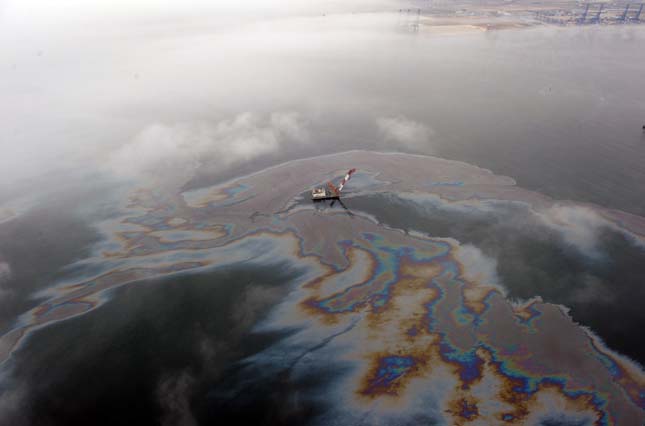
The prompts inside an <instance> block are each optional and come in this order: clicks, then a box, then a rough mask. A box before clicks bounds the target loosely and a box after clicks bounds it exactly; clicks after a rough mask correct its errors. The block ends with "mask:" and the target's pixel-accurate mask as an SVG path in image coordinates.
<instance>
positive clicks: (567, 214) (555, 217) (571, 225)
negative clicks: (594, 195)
mask: <svg viewBox="0 0 645 426" xmlns="http://www.w3.org/2000/svg"><path fill="white" fill-rule="evenodd" d="M536 214H537V216H538V218H539V219H540V221H541V222H542V223H543V224H544V225H546V226H547V227H549V228H551V229H553V230H556V231H558V232H559V233H560V234H561V235H562V238H563V239H564V240H565V241H566V242H567V243H569V244H571V245H572V246H574V247H576V248H577V249H578V250H580V251H581V252H583V253H585V254H587V255H590V256H597V255H598V254H599V253H598V247H597V245H598V237H599V235H600V232H601V230H602V229H603V228H605V227H610V228H613V229H616V227H615V226H614V225H613V224H612V223H611V222H609V221H608V220H607V219H605V218H603V217H602V216H600V215H599V214H598V213H596V212H595V211H594V210H592V209H591V208H589V207H584V206H565V205H558V204H556V205H554V206H552V207H549V208H548V209H545V210H542V211H539V212H537V213H536Z"/></svg>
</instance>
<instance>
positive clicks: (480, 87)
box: [0, 0, 645, 211]
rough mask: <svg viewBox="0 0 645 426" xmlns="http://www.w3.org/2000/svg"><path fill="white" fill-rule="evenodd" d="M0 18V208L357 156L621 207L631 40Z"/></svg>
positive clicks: (324, 19)
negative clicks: (100, 181) (109, 181)
mask: <svg viewBox="0 0 645 426" xmlns="http://www.w3.org/2000/svg"><path fill="white" fill-rule="evenodd" d="M0 1H1V0H0ZM0 4H1V5H2V6H1V9H0V10H1V11H2V12H1V13H2V15H0V16H1V17H0V51H2V52H3V54H2V55H1V56H0V93H1V95H2V102H0V114H1V116H2V121H1V122H0V152H1V155H0V207H1V206H2V204H3V202H4V201H5V200H6V199H7V198H9V196H10V195H11V194H10V193H11V192H12V191H13V192H18V193H19V192H20V191H21V189H15V188H22V187H20V186H18V185H15V183H16V182H19V181H24V180H25V179H29V178H33V177H37V176H45V175H47V176H48V177H47V181H46V182H47V183H50V184H51V183H52V182H54V181H55V179H54V178H52V177H50V176H53V175H52V174H51V173H50V172H58V173H57V175H56V176H59V177H60V176H61V175H63V174H64V175H72V177H74V176H76V177H78V176H79V175H82V174H86V173H88V172H101V173H102V174H103V175H104V176H114V177H118V178H135V179H142V178H144V179H150V178H152V179H153V180H158V179H163V182H164V184H167V183H168V180H172V181H173V182H175V183H178V184H181V182H185V181H186V180H187V179H190V178H191V177H193V175H194V174H195V172H196V170H200V171H201V172H203V173H202V174H204V175H206V174H209V173H220V174H221V173H224V172H225V171H226V170H227V169H230V168H232V167H235V168H236V169H237V168H238V167H239V166H243V167H246V169H247V170H246V171H248V170H250V169H253V168H257V167H260V166H262V165H265V164H269V163H277V162H280V161H284V160H285V159H290V158H294V157H298V156H300V157H302V156H310V155H315V154H318V153H327V152H335V151H342V150H347V149H354V148H366V149H374V150H395V151H396V150H401V151H406V152H418V153H424V154H435V155H439V156H442V157H446V158H453V159H458V160H463V161H467V162H471V163H473V164H476V165H479V166H482V167H486V168H490V169H492V170H493V171H495V172H496V173H498V174H506V175H509V176H512V177H513V178H516V179H518V181H519V182H520V184H522V185H528V187H529V188H533V189H538V190H545V191H546V192H547V193H549V194H551V195H554V196H556V197H562V198H573V199H576V198H577V197H579V194H580V193H581V190H583V192H584V190H586V188H593V194H591V195H590V196H588V197H587V198H588V199H592V200H593V201H595V202H598V203H601V204H605V205H607V204H609V202H610V201H611V202H614V201H615V205H616V206H618V207H620V208H627V209H632V210H633V211H639V210H638V208H637V207H638V206H635V203H637V202H638V200H636V198H634V195H633V191H630V190H629V188H630V185H625V184H624V182H625V181H628V180H630V179H632V180H633V179H638V182H641V181H643V182H645V175H643V174H642V173H641V174H635V173H636V172H637V171H638V170H642V164H643V161H645V160H643V158H645V157H644V156H645V150H644V149H643V144H642V143H641V140H640V138H641V135H642V132H641V130H640V129H641V126H642V114H643V111H645V86H643V85H642V84H641V83H642V82H641V81H640V79H639V78H638V77H640V74H639V73H640V70H642V67H643V66H645V62H644V61H645V57H644V56H643V55H638V52H639V49H642V45H643V42H644V41H645V32H643V31H642V30H640V29H638V28H636V27H637V26H620V28H618V26H614V27H611V28H610V27H606V26H605V27H595V26H594V27H592V26H589V27H585V28H567V29H554V28H535V29H526V30H517V31H515V30H508V31H489V32H479V31H470V32H466V33H462V34H455V33H452V34H439V33H437V32H431V33H424V32H423V31H422V32H421V33H419V34H418V35H416V36H415V35H413V34H410V33H409V32H406V31H405V28H406V27H405V25H401V23H402V20H403V21H405V16H402V15H401V14H398V13H396V12H397V11H398V9H399V8H400V7H401V6H402V4H404V3H401V2H400V1H395V0H391V1H390V0H357V1H332V0H317V1H306V2H305V1H296V0H268V1H260V0H254V1H237V0H236V1H232V0H231V1H206V0H204V1H196V2H179V1H165V2H160V1H153V0H146V1H134V2H133V1H125V0H119V1H107V0H105V1H104V0H99V1H91V2H87V1H81V0H74V1H71V0H63V1H61V2H55V3H53V2H48V1H35V0H15V1H14V0H12V1H4V2H2V3H0ZM356 12H363V13H356ZM634 129H635V130H634ZM608 141H609V142H610V143H612V144H613V145H612V147H613V148H612V149H611V150H609V151H608V150H607V146H608V145H607V143H608ZM556 152H557V155H554V153H556ZM260 163H261V164H260ZM538 163H540V164H541V165H540V167H533V165H536V164H538ZM545 167H547V168H548V170H547V169H545ZM243 171H244V170H243ZM48 173H49V174H48ZM602 176H604V177H602ZM601 177H602V182H603V185H597V184H591V185H590V182H595V180H596V179H600V178H601ZM77 180H78V179H77ZM563 182H565V183H566V184H563ZM596 195H597V196H596ZM12 196H15V194H13V195H12ZM594 197H595V198H594ZM582 198H584V197H582Z"/></svg>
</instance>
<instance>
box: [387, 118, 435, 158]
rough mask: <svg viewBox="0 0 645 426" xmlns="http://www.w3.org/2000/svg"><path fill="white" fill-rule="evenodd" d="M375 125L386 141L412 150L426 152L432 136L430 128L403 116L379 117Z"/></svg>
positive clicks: (432, 132)
mask: <svg viewBox="0 0 645 426" xmlns="http://www.w3.org/2000/svg"><path fill="white" fill-rule="evenodd" d="M376 125H377V126H378V129H379V132H380V133H381V135H382V136H383V137H384V138H385V140H386V141H388V142H394V143H396V144H397V145H402V146H403V147H405V148H408V149H412V150H422V151H425V152H428V147H429V143H430V138H431V137H432V136H433V135H434V131H433V130H432V129H431V128H430V127H428V126H426V125H424V124H422V123H419V122H416V121H413V120H410V119H408V118H406V117H403V116H397V117H381V118H379V119H378V120H377V121H376Z"/></svg>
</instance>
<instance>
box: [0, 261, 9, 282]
mask: <svg viewBox="0 0 645 426" xmlns="http://www.w3.org/2000/svg"><path fill="white" fill-rule="evenodd" d="M9 278H11V266H9V264H8V263H7V262H1V261H0V285H2V283H4V282H5V281H8V280H9Z"/></svg>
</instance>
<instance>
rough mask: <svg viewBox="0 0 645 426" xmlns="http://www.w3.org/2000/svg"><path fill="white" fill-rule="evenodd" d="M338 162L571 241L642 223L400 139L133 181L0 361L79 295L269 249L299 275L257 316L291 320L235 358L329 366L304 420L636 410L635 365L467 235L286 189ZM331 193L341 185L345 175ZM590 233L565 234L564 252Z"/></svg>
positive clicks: (607, 419) (644, 379)
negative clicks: (407, 228) (196, 186)
mask: <svg viewBox="0 0 645 426" xmlns="http://www.w3.org/2000/svg"><path fill="white" fill-rule="evenodd" d="M330 164H333V170H330V166H329V165H330ZM350 166H355V167H357V168H358V169H359V172H357V174H356V176H355V181H356V183H357V188H356V189H355V192H354V194H359V193H361V191H369V192H375V193H383V194H402V196H403V197H406V198H407V199H423V200H426V202H427V201H428V200H429V202H431V203H434V204H441V205H445V206H446V208H448V209H459V210H461V211H478V210H481V209H486V208H487V205H490V203H522V204H523V205H526V206H529V207H530V209H531V211H533V212H535V214H536V215H537V216H539V217H543V218H545V219H544V220H546V221H550V222H549V224H550V226H551V227H553V228H555V229H558V230H562V231H563V232H565V233H566V232H569V234H568V235H569V238H571V239H575V238H577V239H578V240H580V238H582V236H583V235H587V234H584V232H585V227H589V226H593V225H594V221H596V222H601V226H610V227H612V228H613V229H615V230H617V231H619V232H623V233H624V234H625V235H627V236H628V237H629V238H630V240H632V241H634V242H635V243H638V244H640V243H641V242H642V241H643V235H645V219H643V218H639V217H636V216H633V215H628V214H626V213H622V212H616V211H611V210H606V209H602V208H598V207H594V206H583V207H579V206H575V205H573V204H567V205H566V208H564V209H562V208H561V206H562V203H560V204H558V203H556V202H554V201H553V200H551V199H549V198H548V197H545V196H543V195H540V194H537V193H534V192H530V191H526V190H523V189H521V188H518V187H517V186H515V184H514V182H513V180H512V179H509V178H506V177H499V176H495V175H494V174H493V173H491V172H490V171H487V170H482V169H479V168H477V167H474V166H471V165H468V164H464V163H458V162H452V161H447V160H441V159H438V158H433V157H422V156H413V155H404V154H379V153H371V152H350V153H344V154H340V155H331V156H327V157H325V158H324V161H321V159H320V158H317V159H307V160H298V161H293V162H290V163H286V164H283V165H280V166H276V167H272V168H270V169H267V170H264V171H261V172H258V173H255V174H252V175H249V176H245V177H241V178H238V179H235V180H233V181H231V182H227V183H224V184H221V185H218V186H216V187H213V188H206V189H201V190H196V191H190V192H187V193H183V194H168V193H163V192H159V191H152V190H141V191H138V192H137V193H135V194H133V196H132V198H131V200H130V205H129V206H128V210H127V213H126V214H125V215H124V216H123V217H121V218H119V219H118V220H116V221H111V222H110V223H109V224H107V223H106V224H104V225H105V227H104V234H105V237H106V238H105V241H104V242H103V243H102V244H101V247H102V248H103V249H99V250H97V251H96V253H95V257H94V258H91V259H86V260H84V261H83V262H82V264H83V268H81V270H82V271H92V272H91V273H89V272H87V273H86V275H85V276H84V275H83V274H82V273H81V274H80V275H78V276H76V277H75V278H74V279H70V280H69V281H67V282H61V283H59V284H58V285H56V286H53V287H52V288H50V289H49V290H48V291H47V292H44V293H43V294H41V296H42V297H43V298H44V301H43V302H42V303H41V304H40V305H39V306H37V307H36V308H34V309H32V310H31V311H29V312H27V313H25V314H24V315H23V316H22V317H21V318H20V319H19V321H18V322H17V323H16V324H15V326H14V327H13V329H12V330H11V331H9V332H8V333H7V334H5V335H4V336H2V337H1V338H0V362H3V363H4V362H6V361H7V360H9V359H10V357H11V355H12V353H14V351H16V350H17V349H18V348H19V347H20V343H21V342H22V341H24V339H25V338H26V337H27V336H28V335H29V333H30V332H32V331H33V330H36V329H38V328H41V327H45V326H47V325H49V324H52V323H55V322H57V321H62V320H65V319H68V318H71V317H75V316H78V315H82V314H83V313H85V312H88V311H90V310H92V309H95V308H96V307H97V306H100V305H101V304H102V303H105V301H106V300H107V298H108V295H109V291H110V290H111V289H113V288H115V287H118V286H121V285H124V284H129V283H136V282H137V281H140V280H143V279H146V278H150V277H157V276H167V275H172V274H180V273H186V272H189V271H200V270H203V269H207V268H217V267H221V266H225V265H230V264H234V263H240V262H257V263H265V264H270V263H271V262H274V261H275V260H276V259H278V260H280V261H285V262H291V263H292V264H293V266H294V268H303V269H304V270H306V273H303V274H302V275H301V276H300V278H299V280H298V282H297V283H296V284H295V285H294V287H293V289H292V292H291V294H290V296H289V297H288V298H286V299H285V300H284V301H283V302H282V303H280V304H279V305H278V306H276V307H275V309H274V310H273V312H272V314H271V315H270V317H269V318H268V319H267V320H266V321H265V322H263V323H261V324H258V325H257V328H258V329H264V330H281V329H285V328H287V329H292V330H296V332H295V333H293V334H292V335H291V336H290V337H289V338H287V339H284V340H282V341H280V342H279V343H276V344H275V345H273V346H272V347H269V348H267V349H265V350H264V351H262V352H260V353H258V354H256V355H254V356H253V357H251V358H249V359H248V360H247V363H248V364H249V365H253V364H257V365H265V364H271V363H275V362H276V361H275V360H277V359H282V361H281V362H282V363H284V364H286V365H289V372H290V378H291V380H294V381H299V380H305V379H306V378H307V376H308V375H309V374H314V373H312V371H314V372H315V371H318V369H319V368H322V367H325V368H329V369H337V371H339V372H341V373H339V374H338V375H337V376H334V377H335V379H333V380H331V381H329V383H327V384H325V386H326V387H328V389H325V390H324V393H323V394H324V395H325V396H324V397H322V396H321V398H327V399H329V402H330V407H332V408H330V409H329V411H328V412H326V413H325V414H324V415H323V418H320V419H317V420H318V421H319V422H320V423H321V424H329V422H331V421H332V420H334V419H337V418H345V419H347V418H349V419H352V418H354V419H363V421H364V422H366V423H379V422H380V423H381V424H388V423H390V422H392V423H400V422H403V421H406V420H410V421H411V420H412V419H416V420H418V421H423V420H427V421H434V422H436V423H437V424H446V425H485V424H534V423H535V424H538V423H540V422H544V421H548V420H550V419H551V420H552V419H560V420H562V419H564V420H570V421H571V422H574V423H576V422H577V423H576V424H587V423H588V424H594V425H614V424H621V425H622V424H640V423H642V422H643V420H644V419H645V414H644V409H645V374H644V373H643V370H642V368H641V367H640V366H638V365H637V364H635V363H634V362H632V361H630V360H629V359H626V358H624V357H622V356H621V355H619V354H617V353H615V352H613V351H611V350H610V349H608V348H607V347H605V345H604V344H603V343H602V341H601V340H600V339H599V338H598V337H597V336H595V335H594V334H593V332H592V331H591V330H588V329H586V328H584V327H581V326H580V325H578V324H576V323H574V322H573V321H572V320H571V318H570V317H569V316H568V314H567V312H566V309H564V308H563V307H560V306H556V305H552V304H548V303H544V302H542V301H541V300H540V299H539V298H536V299H533V300H529V301H524V302H512V301H509V300H508V299H507V298H506V295H505V291H504V288H503V283H500V282H499V279H498V278H497V276H496V274H495V260H494V259H488V258H486V257H485V256H482V255H481V253H480V252H478V249H477V248H476V247H473V246H470V245H467V244H462V243H460V242H459V241H457V240H454V239H452V238H445V237H444V238H439V237H436V236H431V235H424V234H421V233H418V232H403V231H400V230H396V229H389V228H387V227H385V226H383V225H381V224H379V223H377V222H376V221H375V220H374V219H373V218H372V217H371V216H369V215H366V214H362V213H361V212H354V215H352V216H351V217H350V216H348V215H346V214H345V213H344V212H343V211H341V210H334V209H328V210H319V209H317V208H315V207H314V206H312V205H310V204H305V203H301V204H298V203H297V202H294V200H298V197H302V194H303V193H306V191H308V190H309V189H310V188H311V187H312V186H314V185H315V184H316V183H317V182H321V181H326V180H329V179H333V178H335V177H338V176H342V173H344V171H345V170H347V169H348V168H349V167H350ZM295 176H298V179H295V178H294V177H295ZM361 182H363V186H361ZM347 192H348V194H347V195H346V197H351V196H352V188H350V187H348V191H347ZM296 205H297V208H294V206H296ZM580 208H582V209H584V210H583V213H584V214H583V215H582V221H583V222H582V223H581V222H579V221H577V216H576V215H575V212H576V211H577V210H576V209H580ZM599 226H600V225H599ZM581 227H582V228H581ZM591 236H593V234H591ZM590 241H591V240H588V239H582V243H581V244H580V246H581V249H585V248H589V247H591V245H590V244H591V242H590ZM304 360H306V363H305V361H304ZM312 366H313V367H312Z"/></svg>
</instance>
